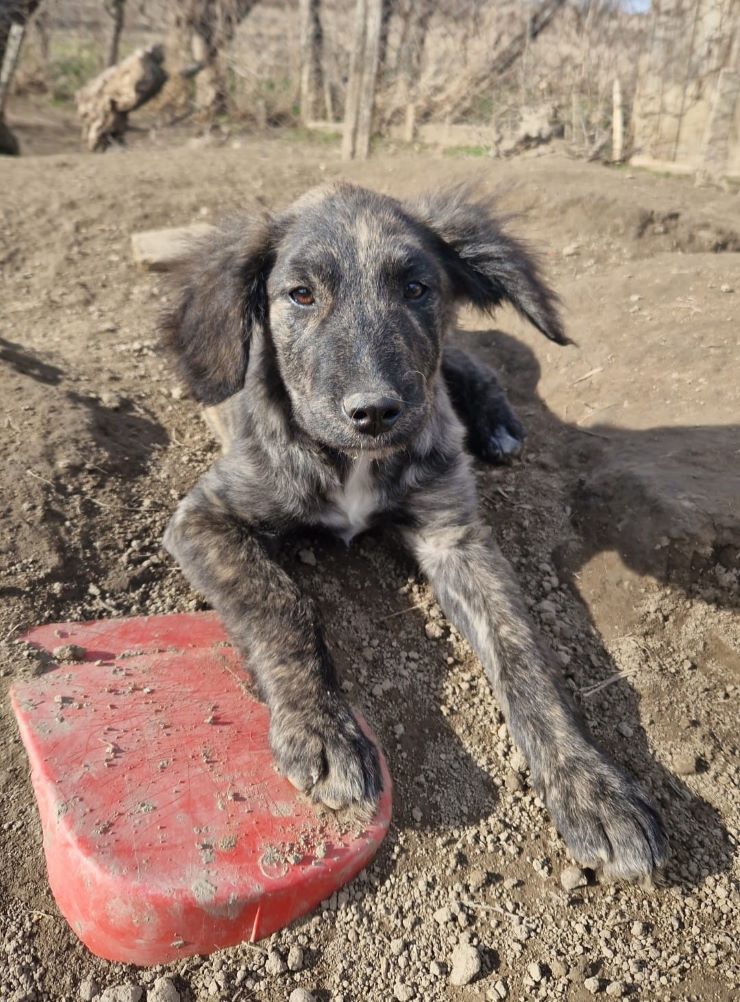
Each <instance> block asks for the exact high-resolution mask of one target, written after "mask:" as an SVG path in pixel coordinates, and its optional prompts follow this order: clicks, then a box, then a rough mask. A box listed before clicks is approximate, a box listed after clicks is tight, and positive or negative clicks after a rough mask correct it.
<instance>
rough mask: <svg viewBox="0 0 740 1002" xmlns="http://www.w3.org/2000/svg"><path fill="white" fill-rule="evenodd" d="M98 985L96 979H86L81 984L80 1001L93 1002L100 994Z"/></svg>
mask: <svg viewBox="0 0 740 1002" xmlns="http://www.w3.org/2000/svg"><path fill="white" fill-rule="evenodd" d="M98 991H99V989H98V983H97V981H96V980H95V979H94V978H85V980H84V981H81V982H80V999H81V1000H82V1002H92V1000H93V999H94V998H95V996H96V995H97V994H98Z"/></svg>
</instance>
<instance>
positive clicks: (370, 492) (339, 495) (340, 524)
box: [319, 456, 378, 543]
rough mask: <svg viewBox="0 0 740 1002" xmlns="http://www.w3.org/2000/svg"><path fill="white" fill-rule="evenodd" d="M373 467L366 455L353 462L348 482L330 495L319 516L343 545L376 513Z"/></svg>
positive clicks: (363, 528)
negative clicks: (342, 541)
mask: <svg viewBox="0 0 740 1002" xmlns="http://www.w3.org/2000/svg"><path fill="white" fill-rule="evenodd" d="M372 464H373V461H372V459H370V457H368V456H360V458H359V459H356V460H355V463H354V466H353V467H352V470H351V471H350V474H349V476H348V477H347V480H346V481H345V483H344V484H343V485H342V487H340V488H337V490H335V491H333V492H332V494H331V495H330V496H329V500H328V504H327V506H326V507H325V508H324V510H323V511H322V512H321V515H320V516H319V522H320V523H321V524H322V525H325V526H327V528H330V529H333V530H334V531H335V532H336V533H337V534H338V535H339V536H341V537H342V539H343V540H344V541H345V543H349V541H350V540H351V539H352V538H353V537H354V536H356V535H357V534H358V533H360V532H363V531H364V530H365V529H367V527H368V525H369V523H370V518H371V517H372V515H373V514H374V512H375V511H377V508H378V496H377V494H376V492H375V488H374V482H373V481H374V478H373V472H372Z"/></svg>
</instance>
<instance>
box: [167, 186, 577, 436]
mask: <svg viewBox="0 0 740 1002" xmlns="http://www.w3.org/2000/svg"><path fill="white" fill-rule="evenodd" d="M504 300H506V301H508V302H510V303H512V304H513V305H514V306H515V307H516V308H517V310H519V312H520V313H522V314H523V315H524V316H525V317H527V318H528V319H529V320H530V321H531V322H532V323H533V324H534V325H535V326H536V327H537V328H538V329H539V330H540V331H542V333H543V334H545V335H546V336H547V337H549V338H550V339H552V340H553V341H557V342H559V343H566V340H567V339H566V338H565V336H564V334H563V329H562V326H561V323H560V319H559V316H558V312H557V301H556V298H555V296H554V295H553V293H552V292H551V291H550V289H549V288H548V287H547V285H546V284H545V283H544V282H543V280H542V279H541V277H540V275H539V271H538V268H537V266H536V263H535V262H534V260H533V258H532V257H531V255H530V254H529V252H528V251H527V250H526V249H525V248H524V246H523V245H522V244H521V243H519V242H518V241H516V240H514V239H513V238H512V237H510V236H508V235H506V234H505V233H504V232H502V230H501V228H500V226H499V224H498V223H497V222H496V220H495V218H494V216H493V215H492V212H491V207H490V204H489V203H488V202H485V201H475V200H471V199H469V198H468V197H467V196H466V194H465V192H464V191H463V190H460V189H458V190H454V191H452V192H448V193H446V194H443V195H434V196H430V197H427V198H424V199H421V200H419V201H418V202H415V203H408V204H403V203H400V202H398V201H396V200H395V199H392V198H389V197H387V196H384V195H379V194H376V193H374V192H370V191H366V190H364V189H362V188H357V187H354V186H351V185H348V184H336V185H331V186H328V187H325V188H320V189H316V190H314V191H311V192H309V193H308V194H307V195H304V196H303V197H302V198H300V199H299V200H298V201H297V202H295V203H294V204H293V205H292V206H290V207H289V208H288V209H287V210H286V211H285V212H283V213H281V214H280V215H276V216H272V217H266V218H264V219H261V220H259V221H248V220H236V221H234V222H232V223H231V224H229V226H228V227H226V228H223V229H221V230H219V231H217V232H216V233H215V234H214V235H212V236H211V237H209V238H207V239H206V240H205V241H204V242H201V243H200V244H199V245H198V246H197V247H196V248H195V249H194V251H193V252H192V254H191V255H190V257H189V258H188V259H187V261H185V262H184V264H183V270H182V272H181V287H180V292H179V295H178V299H177V302H176V304H175V306H174V307H173V308H172V309H171V310H170V311H169V312H168V314H167V315H166V317H165V320H164V324H163V326H164V331H165V334H166V337H167V340H168V343H169V345H170V347H171V348H172V349H173V350H174V352H175V354H176V356H177V358H178V361H179V365H180V370H181V372H182V374H183V375H184V377H185V379H186V381H187V383H188V384H189V386H190V387H191V389H192V391H193V392H194V394H195V396H196V397H197V398H198V399H199V400H200V401H201V402H203V403H205V404H214V403H218V402H219V401H221V400H223V399H225V398H226V397H228V396H230V395H232V394H233V393H235V392H237V391H238V390H240V389H241V388H242V387H243V385H244V381H245V375H246V371H247V365H248V361H249V343H250V339H251V337H252V336H253V335H254V333H255V331H256V330H258V329H259V330H260V331H261V333H262V334H263V335H264V338H265V342H266V345H267V346H268V349H269V352H270V353H271V356H272V358H273V359H274V362H275V366H276V369H277V374H278V376H279V378H280V380H281V382H282V385H283V387H284V389H285V391H286V399H287V400H288V401H289V405H290V408H291V411H292V418H293V420H294V421H295V422H296V424H297V425H298V426H299V427H300V428H301V429H302V430H303V431H304V432H305V433H307V434H308V435H309V436H310V437H312V438H313V439H315V440H316V441H319V442H322V443H324V444H326V445H329V446H332V447H333V448H335V449H339V450H343V451H349V452H356V451H358V450H360V449H365V450H373V451H376V450H386V449H389V448H393V447H397V446H400V445H403V444H404V443H406V442H408V441H409V440H410V438H411V437H412V436H413V435H415V434H416V433H417V432H418V431H419V429H420V428H421V426H422V425H423V424H424V421H425V420H426V418H427V416H428V414H429V412H430V409H431V406H432V402H433V400H434V393H435V386H436V378H437V373H438V370H439V361H440V356H441V350H442V343H443V339H444V337H445V335H446V333H447V331H448V330H449V329H450V327H451V326H452V323H453V320H454V316H455V309H456V307H457V305H458V304H459V303H461V302H464V301H467V302H469V303H472V304H473V305H474V306H477V307H479V308H481V309H483V310H489V309H493V308H494V307H495V306H497V305H498V304H499V303H501V302H502V301H504Z"/></svg>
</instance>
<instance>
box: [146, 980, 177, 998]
mask: <svg viewBox="0 0 740 1002" xmlns="http://www.w3.org/2000/svg"><path fill="white" fill-rule="evenodd" d="M146 1002H180V993H179V992H178V990H177V988H175V985H174V983H173V981H172V978H157V980H156V981H155V982H154V984H153V985H152V987H151V988H150V989H149V991H148V992H147V993H146Z"/></svg>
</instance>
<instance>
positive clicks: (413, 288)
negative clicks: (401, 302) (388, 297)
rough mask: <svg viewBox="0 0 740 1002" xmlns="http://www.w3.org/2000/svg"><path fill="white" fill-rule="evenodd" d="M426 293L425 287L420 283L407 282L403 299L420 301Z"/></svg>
mask: <svg viewBox="0 0 740 1002" xmlns="http://www.w3.org/2000/svg"><path fill="white" fill-rule="evenodd" d="M426 291H427V287H426V285H422V283H421V282H407V283H406V285H405V287H404V290H403V297H404V299H421V298H422V297H423V296H424V294H425V293H426Z"/></svg>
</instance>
